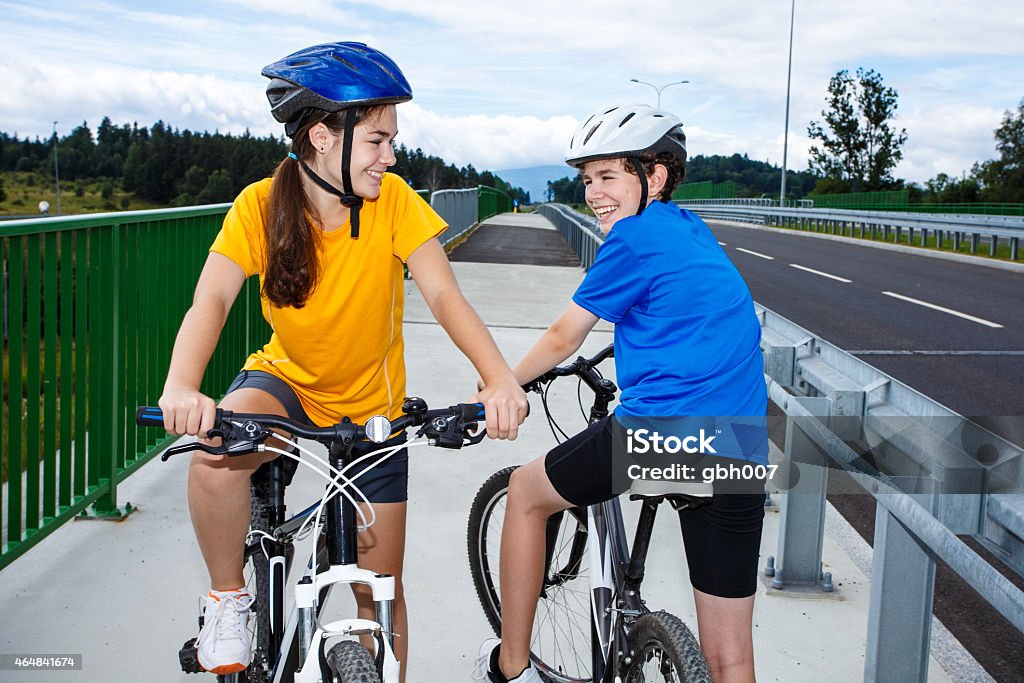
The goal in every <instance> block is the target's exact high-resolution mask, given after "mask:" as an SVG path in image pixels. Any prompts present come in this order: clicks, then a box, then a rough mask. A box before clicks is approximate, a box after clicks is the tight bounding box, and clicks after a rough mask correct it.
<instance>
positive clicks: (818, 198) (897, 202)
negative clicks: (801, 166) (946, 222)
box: [808, 189, 1024, 216]
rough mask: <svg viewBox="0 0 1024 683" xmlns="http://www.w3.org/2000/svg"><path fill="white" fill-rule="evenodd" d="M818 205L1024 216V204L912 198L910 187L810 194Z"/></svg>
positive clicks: (856, 208)
mask: <svg viewBox="0 0 1024 683" xmlns="http://www.w3.org/2000/svg"><path fill="white" fill-rule="evenodd" d="M808 199H812V200H814V207H815V208H819V209H820V208H829V209H852V210H855V211H908V212H911V213H952V214H958V213H959V214H984V215H989V216H1024V204H1008V203H997V202H961V203H955V204H933V203H922V202H912V201H911V199H910V190H906V189H904V190H880V191H877V192H851V193H847V194H823V195H809V196H808Z"/></svg>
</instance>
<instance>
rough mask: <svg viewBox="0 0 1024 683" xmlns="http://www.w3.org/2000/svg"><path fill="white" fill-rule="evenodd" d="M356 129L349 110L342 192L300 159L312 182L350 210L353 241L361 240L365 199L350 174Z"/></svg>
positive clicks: (344, 149) (344, 144)
mask: <svg viewBox="0 0 1024 683" xmlns="http://www.w3.org/2000/svg"><path fill="white" fill-rule="evenodd" d="M354 129H355V116H353V115H352V110H351V109H348V110H346V111H345V133H344V136H343V138H342V146H341V181H342V183H343V186H344V188H345V191H344V192H342V191H341V190H339V189H338V188H336V187H335V186H334V185H331V184H330V183H329V182H327V181H326V180H324V179H323V178H321V177H320V176H318V175H317V174H316V172H315V171H314V170H313V169H311V168H310V167H309V166H308V165H307V164H306V162H305V161H303V160H302V159H299V164H300V165H301V166H302V170H304V171H305V172H306V175H308V176H309V178H310V180H312V181H313V182H314V183H316V184H317V185H319V186H320V189H322V190H324V191H325V192H329V193H331V194H333V195H334V196H335V197H337V198H338V199H339V200H341V203H342V204H343V205H345V206H347V207H348V209H349V223H350V224H351V226H352V232H351V235H352V239H359V209H360V208H361V207H362V206H363V198H362V197H360V196H359V195H357V194H356V193H355V191H354V190H353V189H352V175H351V174H350V173H349V168H348V167H349V162H350V161H351V159H352V138H353V137H354V135H353V130H354Z"/></svg>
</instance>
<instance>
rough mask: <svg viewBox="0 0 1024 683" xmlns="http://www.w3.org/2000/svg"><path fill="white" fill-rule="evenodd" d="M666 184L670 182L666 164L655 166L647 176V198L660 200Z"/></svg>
mask: <svg viewBox="0 0 1024 683" xmlns="http://www.w3.org/2000/svg"><path fill="white" fill-rule="evenodd" d="M666 182H668V169H667V168H665V165H664V164H655V165H654V170H653V171H651V174H650V175H648V176H647V196H648V197H650V198H652V199H658V198H659V197H660V195H661V191H662V190H664V189H665V183H666Z"/></svg>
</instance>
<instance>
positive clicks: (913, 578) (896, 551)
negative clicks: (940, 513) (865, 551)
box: [864, 478, 938, 683]
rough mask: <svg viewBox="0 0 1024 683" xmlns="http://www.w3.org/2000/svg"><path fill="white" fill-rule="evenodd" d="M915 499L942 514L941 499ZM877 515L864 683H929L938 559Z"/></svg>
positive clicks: (885, 513) (883, 514)
mask: <svg viewBox="0 0 1024 683" xmlns="http://www.w3.org/2000/svg"><path fill="white" fill-rule="evenodd" d="M911 479H913V480H914V481H915V483H917V485H920V484H921V482H922V480H920V479H919V478H911ZM923 481H924V482H926V483H933V482H931V480H923ZM879 495H904V494H898V493H897V494H879ZM910 495H911V497H912V498H914V499H916V500H917V501H918V502H919V503H921V504H922V505H924V507H925V508H926V509H928V510H929V511H930V512H931V513H932V514H934V513H935V512H936V509H937V501H938V496H936V495H935V492H934V491H931V492H929V493H926V494H923V495H915V494H910ZM875 510H876V511H875V541H874V556H873V558H872V563H871V597H870V602H869V605H870V608H869V612H868V637H867V649H866V651H865V658H864V659H865V661H864V681H865V683H869V682H873V681H907V682H908V683H913V682H919V683H925V681H927V680H928V649H929V640H930V638H931V626H932V601H933V597H934V594H935V555H934V554H933V553H932V551H931V550H929V549H928V547H927V546H925V545H924V544H922V543H921V542H920V541H919V540H918V539H917V538H916V537H915V536H914V535H913V533H911V531H910V530H909V529H907V527H906V526H904V525H903V523H902V522H900V521H899V520H898V519H897V518H896V517H895V516H894V515H893V514H892V513H891V512H889V510H888V509H886V507H885V506H884V505H882V503H880V502H879V503H876V506H875Z"/></svg>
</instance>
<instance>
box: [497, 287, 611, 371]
mask: <svg viewBox="0 0 1024 683" xmlns="http://www.w3.org/2000/svg"><path fill="white" fill-rule="evenodd" d="M598 320H599V318H598V317H597V316H596V315H594V314H593V313H591V312H590V311H588V310H586V309H585V308H582V307H581V306H579V305H577V304H576V303H575V302H573V301H570V302H569V305H568V306H566V308H565V310H564V311H563V312H562V315H560V316H558V319H557V320H556V321H555V322H553V323H551V327H549V328H548V329H547V331H546V332H544V334H543V335H542V336H541V338H540V339H538V340H537V343H536V344H534V345H533V348H532V349H530V350H529V351H528V352H527V353H526V355H525V356H523V359H522V360H521V361H519V364H518V365H516V367H515V369H513V370H512V372H513V374H515V376H516V380H517V381H518V382H519V383H520V384H525V383H527V382H529V381H530V380H532V379H535V378H536V377H539V376H540V375H542V374H544V373H545V372H547V371H548V370H550V369H551V368H553V367H555V366H556V365H558V364H559V363H561V362H562V361H564V360H565V359H566V358H568V357H569V356H571V355H572V354H574V353H576V351H577V350H578V349H579V348H580V346H582V345H583V340H584V339H586V338H587V335H588V334H589V333H590V330H592V329H593V328H594V325H596V324H597V321H598Z"/></svg>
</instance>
